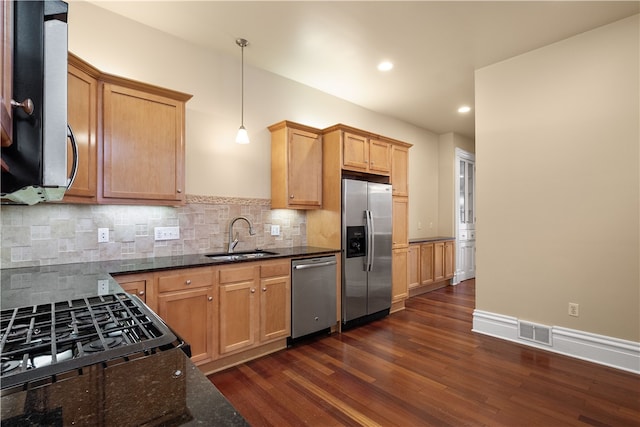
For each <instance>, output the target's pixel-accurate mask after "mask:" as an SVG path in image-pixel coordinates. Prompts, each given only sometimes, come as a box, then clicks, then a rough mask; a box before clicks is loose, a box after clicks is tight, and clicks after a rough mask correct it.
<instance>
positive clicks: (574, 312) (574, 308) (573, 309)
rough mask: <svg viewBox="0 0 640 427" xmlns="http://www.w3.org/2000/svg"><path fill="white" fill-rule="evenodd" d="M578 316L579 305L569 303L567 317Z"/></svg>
mask: <svg viewBox="0 0 640 427" xmlns="http://www.w3.org/2000/svg"><path fill="white" fill-rule="evenodd" d="M579 315H580V305H579V304H576V303H575V302H570V303H569V316H573V317H578V316H579Z"/></svg>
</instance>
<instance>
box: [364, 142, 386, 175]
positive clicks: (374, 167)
mask: <svg viewBox="0 0 640 427" xmlns="http://www.w3.org/2000/svg"><path fill="white" fill-rule="evenodd" d="M369 172H371V173H377V174H380V175H389V174H390V173H391V144H389V143H388V142H384V141H378V140H375V139H370V140H369Z"/></svg>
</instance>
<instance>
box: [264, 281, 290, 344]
mask: <svg viewBox="0 0 640 427" xmlns="http://www.w3.org/2000/svg"><path fill="white" fill-rule="evenodd" d="M289 335H291V279H290V276H289V275H287V276H277V277H268V278H264V279H261V280H260V342H261V343H264V342H267V341H271V340H274V339H277V338H283V337H284V338H286V337H288V336H289Z"/></svg>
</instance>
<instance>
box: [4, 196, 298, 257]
mask: <svg viewBox="0 0 640 427" xmlns="http://www.w3.org/2000/svg"><path fill="white" fill-rule="evenodd" d="M240 215H244V216H246V217H248V218H249V219H250V220H251V221H252V223H253V226H254V231H255V232H256V234H255V235H254V236H250V235H249V228H248V226H247V224H246V222H244V221H238V222H236V224H235V226H234V231H238V232H239V233H240V234H239V243H238V246H236V250H237V251H240V250H251V249H255V248H260V249H268V248H277V247H292V246H301V245H306V241H307V238H306V215H305V213H304V211H294V210H272V209H271V207H270V200H268V199H240V198H223V197H211V196H192V195H187V204H186V205H185V206H181V207H164V206H162V207H161V206H123V205H72V204H39V205H35V206H9V205H3V206H2V208H1V209H0V217H1V224H2V226H1V228H0V240H1V241H2V247H1V257H0V262H1V265H0V267H1V268H14V267H26V266H34V265H51V264H68V263H77V262H91V261H108V260H115V259H134V258H150V257H160V256H170V255H187V254H198V253H211V252H223V251H226V250H227V245H228V243H229V238H228V235H229V221H230V220H231V219H233V218H234V217H236V216H240ZM271 225H279V226H280V235H279V236H271ZM166 226H179V227H180V238H179V239H178V240H166V241H155V239H154V228H155V227H166ZM98 228H108V229H109V242H108V243H98Z"/></svg>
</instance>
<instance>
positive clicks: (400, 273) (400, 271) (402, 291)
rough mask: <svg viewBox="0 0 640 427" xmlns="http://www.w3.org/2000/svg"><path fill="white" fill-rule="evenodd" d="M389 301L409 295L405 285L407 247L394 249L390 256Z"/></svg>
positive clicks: (398, 299)
mask: <svg viewBox="0 0 640 427" xmlns="http://www.w3.org/2000/svg"><path fill="white" fill-rule="evenodd" d="M391 269H392V270H391V271H392V274H393V277H392V280H391V302H392V303H394V302H398V301H402V300H404V299H406V298H407V296H408V295H409V292H408V287H407V249H406V248H403V249H394V250H393V251H392V258H391Z"/></svg>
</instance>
